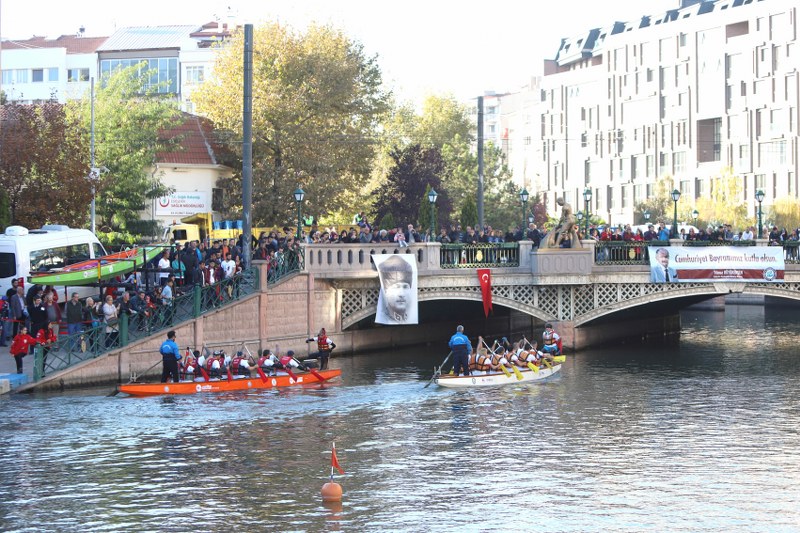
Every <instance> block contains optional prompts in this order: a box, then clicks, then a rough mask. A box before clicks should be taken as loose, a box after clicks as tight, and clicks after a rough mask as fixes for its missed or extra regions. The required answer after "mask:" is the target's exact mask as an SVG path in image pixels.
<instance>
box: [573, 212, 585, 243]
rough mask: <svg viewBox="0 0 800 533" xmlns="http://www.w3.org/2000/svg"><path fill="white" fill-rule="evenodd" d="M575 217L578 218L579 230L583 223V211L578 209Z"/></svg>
mask: <svg viewBox="0 0 800 533" xmlns="http://www.w3.org/2000/svg"><path fill="white" fill-rule="evenodd" d="M575 218H577V219H578V230H580V227H581V225H582V223H583V211H578V213H577V214H576V215H575ZM583 238H584V239H585V238H586V234H585V233H584V234H583Z"/></svg>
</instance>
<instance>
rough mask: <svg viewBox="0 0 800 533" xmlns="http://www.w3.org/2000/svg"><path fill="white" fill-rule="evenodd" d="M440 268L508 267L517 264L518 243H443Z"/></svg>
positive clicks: (516, 265) (440, 253)
mask: <svg viewBox="0 0 800 533" xmlns="http://www.w3.org/2000/svg"><path fill="white" fill-rule="evenodd" d="M439 266H440V267H441V268H488V267H491V268H508V267H518V266H519V244H518V243H516V242H490V243H476V244H443V245H442V248H441V250H440V252H439Z"/></svg>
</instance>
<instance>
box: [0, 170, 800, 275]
mask: <svg viewBox="0 0 800 533" xmlns="http://www.w3.org/2000/svg"><path fill="white" fill-rule="evenodd" d="M788 190H789V194H791V195H794V194H796V192H797V187H796V182H795V181H794V172H789V189H788ZM0 255H2V254H0ZM0 269H2V258H1V257H0Z"/></svg>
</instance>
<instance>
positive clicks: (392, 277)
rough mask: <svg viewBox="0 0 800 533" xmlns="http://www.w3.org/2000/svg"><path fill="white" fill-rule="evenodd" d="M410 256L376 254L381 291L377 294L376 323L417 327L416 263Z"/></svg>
mask: <svg viewBox="0 0 800 533" xmlns="http://www.w3.org/2000/svg"><path fill="white" fill-rule="evenodd" d="M416 257H417V256H416V255H414V254H376V255H373V256H372V261H373V262H374V263H375V267H376V268H377V269H378V276H379V277H380V282H381V288H380V293H379V294H378V312H377V313H376V314H375V323H376V324H387V325H393V326H395V325H405V324H418V323H419V319H418V315H417V262H416Z"/></svg>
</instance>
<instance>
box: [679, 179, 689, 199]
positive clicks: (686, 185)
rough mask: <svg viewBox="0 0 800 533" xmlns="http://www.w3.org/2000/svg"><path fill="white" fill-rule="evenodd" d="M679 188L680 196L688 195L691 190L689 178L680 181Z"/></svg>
mask: <svg viewBox="0 0 800 533" xmlns="http://www.w3.org/2000/svg"><path fill="white" fill-rule="evenodd" d="M680 189H681V196H684V195H688V194H689V193H690V192H691V190H692V182H691V181H689V180H683V181H681V184H680ZM687 198H688V196H687Z"/></svg>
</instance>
